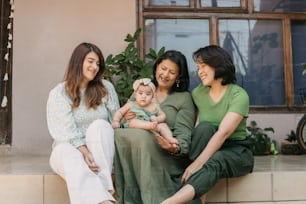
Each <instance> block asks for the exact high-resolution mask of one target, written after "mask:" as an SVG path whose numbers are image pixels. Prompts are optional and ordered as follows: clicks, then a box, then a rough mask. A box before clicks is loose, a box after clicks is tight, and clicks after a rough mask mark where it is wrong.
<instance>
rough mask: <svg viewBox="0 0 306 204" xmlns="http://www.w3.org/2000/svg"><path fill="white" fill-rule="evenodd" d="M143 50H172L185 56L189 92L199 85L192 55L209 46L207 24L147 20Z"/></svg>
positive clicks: (183, 20) (202, 21)
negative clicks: (162, 48) (200, 48)
mask: <svg viewBox="0 0 306 204" xmlns="http://www.w3.org/2000/svg"><path fill="white" fill-rule="evenodd" d="M145 39H146V43H145V48H146V53H147V52H148V51H149V49H150V48H153V49H155V50H159V49H160V48H161V47H165V48H166V50H170V49H174V50H178V51H181V52H182V53H183V54H185V56H186V58H187V61H188V66H189V71H190V77H191V80H190V82H191V84H190V90H191V89H192V88H194V87H195V86H196V85H198V84H199V83H200V80H199V78H198V76H197V71H196V70H197V68H196V64H195V62H194V61H193V59H192V53H193V52H194V51H196V50H197V49H198V48H199V47H203V46H206V45H208V44H209V23H208V20H205V19H201V20H199V19H147V20H146V21H145Z"/></svg>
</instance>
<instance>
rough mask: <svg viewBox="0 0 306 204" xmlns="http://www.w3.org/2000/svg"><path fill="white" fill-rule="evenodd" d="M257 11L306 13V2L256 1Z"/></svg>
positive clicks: (298, 0) (292, 0) (293, 0)
mask: <svg viewBox="0 0 306 204" xmlns="http://www.w3.org/2000/svg"><path fill="white" fill-rule="evenodd" d="M254 10H255V11H272V12H305V11H306V0H268V1H267V0H254Z"/></svg>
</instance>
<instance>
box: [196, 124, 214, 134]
mask: <svg viewBox="0 0 306 204" xmlns="http://www.w3.org/2000/svg"><path fill="white" fill-rule="evenodd" d="M195 129H196V130H197V131H199V132H203V131H205V132H206V131H212V132H215V131H216V129H215V127H214V126H213V125H212V124H211V123H210V122H206V121H203V122H200V123H199V124H198V125H197V127H196V128H195Z"/></svg>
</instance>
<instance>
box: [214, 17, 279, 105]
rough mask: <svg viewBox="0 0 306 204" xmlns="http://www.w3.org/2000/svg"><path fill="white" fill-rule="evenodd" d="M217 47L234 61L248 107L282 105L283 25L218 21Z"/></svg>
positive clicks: (253, 21) (261, 22) (257, 21)
mask: <svg viewBox="0 0 306 204" xmlns="http://www.w3.org/2000/svg"><path fill="white" fill-rule="evenodd" d="M219 25H220V29H219V30H220V33H219V37H220V38H219V39H220V45H221V46H223V47H224V48H225V49H226V50H227V51H228V52H229V53H230V54H231V55H232V57H233V60H234V64H235V66H236V72H237V84H239V85H241V86H242V87H244V88H245V89H246V90H247V92H248V93H249V95H250V103H251V105H272V106H273V105H285V91H284V90H285V89H284V76H283V64H284V60H283V45H282V22H281V21H277V20H220V21H219Z"/></svg>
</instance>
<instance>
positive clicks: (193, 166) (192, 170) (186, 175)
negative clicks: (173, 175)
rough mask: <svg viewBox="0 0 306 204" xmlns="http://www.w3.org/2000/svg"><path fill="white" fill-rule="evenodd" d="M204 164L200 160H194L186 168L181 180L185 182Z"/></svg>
mask: <svg viewBox="0 0 306 204" xmlns="http://www.w3.org/2000/svg"><path fill="white" fill-rule="evenodd" d="M202 166H203V165H201V164H200V163H199V162H196V161H194V162H192V163H191V164H190V165H189V166H188V167H187V168H186V170H185V172H184V174H183V176H182V179H181V182H182V183H185V182H186V181H187V180H188V179H189V177H190V176H191V175H192V174H194V173H195V172H197V171H198V170H200V169H201V168H202Z"/></svg>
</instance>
